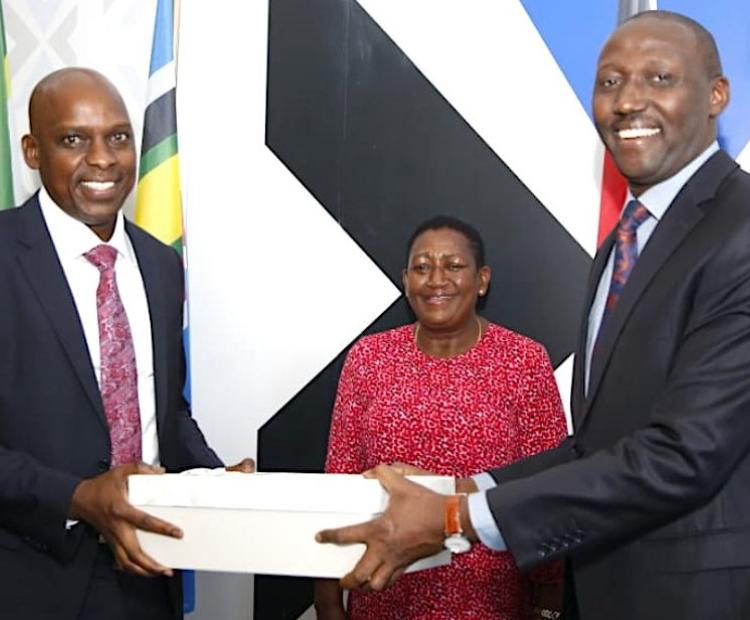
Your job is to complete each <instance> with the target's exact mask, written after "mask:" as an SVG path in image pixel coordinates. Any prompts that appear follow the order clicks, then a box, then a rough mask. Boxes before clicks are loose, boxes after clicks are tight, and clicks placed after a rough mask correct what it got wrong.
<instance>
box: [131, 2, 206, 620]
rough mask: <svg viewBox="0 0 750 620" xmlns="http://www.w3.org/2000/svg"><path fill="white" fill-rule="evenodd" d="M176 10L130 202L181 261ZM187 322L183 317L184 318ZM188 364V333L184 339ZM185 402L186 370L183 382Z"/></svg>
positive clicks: (191, 579)
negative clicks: (132, 200)
mask: <svg viewBox="0 0 750 620" xmlns="http://www.w3.org/2000/svg"><path fill="white" fill-rule="evenodd" d="M175 21H176V20H175V10H174V4H173V2H172V0H158V1H157V5H156V17H155V20H154V37H153V42H152V45H151V65H150V67H149V76H148V88H147V103H146V112H145V116H144V119H143V141H142V143H141V162H140V169H139V172H138V187H137V189H136V198H135V223H136V224H138V225H139V226H140V227H141V228H143V229H145V230H147V231H148V232H150V233H151V234H152V235H154V236H155V237H156V238H157V239H159V240H160V241H162V242H163V243H166V244H167V245H169V246H171V247H173V248H174V249H175V250H176V251H177V252H178V253H179V254H180V256H183V241H184V240H183V224H182V221H183V220H182V199H181V196H180V166H179V159H178V150H177V106H176V91H177V72H176V64H175V39H174V25H175ZM185 316H186V317H187V312H186V313H185ZM184 342H185V356H186V359H187V360H188V361H189V359H190V357H189V347H188V342H189V340H188V332H187V325H186V326H185V334H184ZM184 392H185V398H186V399H187V400H188V402H189V401H190V367H189V364H188V370H187V376H186V381H185V390H184ZM182 583H183V611H184V612H185V613H189V612H191V611H193V610H194V609H195V573H194V572H193V571H183V572H182Z"/></svg>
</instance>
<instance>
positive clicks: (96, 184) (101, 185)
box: [81, 181, 115, 191]
mask: <svg viewBox="0 0 750 620" xmlns="http://www.w3.org/2000/svg"><path fill="white" fill-rule="evenodd" d="M81 184H82V185H85V186H86V187H88V188H89V189H93V190H95V191H103V190H105V189H110V188H111V187H114V185H115V183H114V181H83V182H82V183H81Z"/></svg>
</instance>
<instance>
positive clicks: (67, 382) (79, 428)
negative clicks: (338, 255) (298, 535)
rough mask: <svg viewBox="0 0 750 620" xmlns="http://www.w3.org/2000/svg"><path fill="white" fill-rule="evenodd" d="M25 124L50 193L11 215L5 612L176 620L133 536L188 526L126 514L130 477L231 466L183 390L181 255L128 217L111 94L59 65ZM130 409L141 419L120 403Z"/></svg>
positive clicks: (127, 177) (2, 550) (169, 594)
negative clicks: (112, 301)
mask: <svg viewBox="0 0 750 620" xmlns="http://www.w3.org/2000/svg"><path fill="white" fill-rule="evenodd" d="M29 120H30V133H29V134H28V135H27V136H24V138H23V153H24V158H25V160H26V162H27V164H28V165H29V166H30V167H31V168H34V169H37V170H38V171H39V174H40V176H41V180H42V185H43V187H42V189H41V190H40V192H39V193H37V194H35V195H34V196H33V197H32V198H30V199H29V200H28V201H27V202H26V203H25V204H24V205H23V206H21V207H19V208H18V209H13V210H10V211H7V212H3V213H2V214H0V316H2V320H0V616H2V617H7V618H18V619H19V620H20V619H24V620H28V619H31V620H34V619H47V618H49V619H52V618H54V619H55V620H63V619H68V620H74V619H94V618H107V619H114V618H123V619H124V618H144V619H145V618H153V619H159V620H162V619H164V620H166V619H171V618H180V617H182V613H181V590H180V582H179V575H177V576H173V575H172V571H171V570H169V569H168V568H166V567H164V566H161V565H160V564H159V563H157V562H156V561H154V560H153V559H152V558H150V557H149V556H148V555H146V554H145V553H144V552H143V551H142V550H141V548H140V546H139V545H138V542H137V539H136V537H135V529H136V528H140V529H144V530H149V531H153V532H157V533H160V534H164V535H167V536H176V537H179V536H180V535H181V533H180V530H179V529H178V528H177V527H175V526H174V525H172V524H170V523H166V522H164V521H162V520H159V519H156V518H154V517H151V516H149V515H147V514H145V513H143V512H141V511H139V510H136V509H135V508H134V507H133V506H131V505H130V504H129V503H128V501H127V491H126V483H127V476H128V475H130V474H133V473H159V472H161V471H163V470H164V469H166V470H168V471H175V470H181V469H186V468H190V467H197V466H203V467H217V466H220V465H221V461H220V460H219V459H218V457H217V456H216V455H215V454H214V452H213V451H212V450H211V448H209V447H208V445H207V444H206V442H205V440H204V437H203V435H202V433H201V431H200V430H199V428H198V426H197V425H196V423H195V421H194V420H193V419H192V417H191V416H190V412H189V410H188V409H187V406H186V403H185V401H184V399H183V398H182V387H183V382H184V377H185V367H184V359H183V354H182V340H181V336H182V302H183V286H182V267H181V263H180V260H179V257H178V256H177V255H176V254H175V252H174V251H173V250H171V249H169V248H167V247H166V246H164V245H163V244H161V243H160V242H158V241H157V240H155V239H154V238H152V237H151V236H150V235H148V234H147V233H145V232H144V231H142V230H141V229H139V228H138V227H136V226H134V225H132V224H130V223H129V222H127V221H125V219H124V218H123V216H122V214H121V212H120V208H121V206H122V204H123V202H124V200H125V198H126V197H127V195H128V194H129V193H130V191H131V189H132V187H133V183H134V179H135V161H136V156H135V146H134V141H133V136H132V127H131V125H130V121H129V119H128V115H127V111H126V109H125V106H124V104H123V102H122V99H121V98H120V96H119V94H118V93H117V91H116V89H115V88H114V87H113V86H112V84H110V83H109V82H108V81H107V80H106V79H105V78H104V77H103V76H101V75H100V74H98V73H96V72H93V71H90V70H85V69H64V70H61V71H57V72H55V73H53V74H51V75H49V76H47V77H46V78H44V79H43V80H42V81H41V82H40V83H39V84H38V85H37V86H36V88H35V89H34V92H33V93H32V97H31V100H30V103H29ZM102 246H107V250H106V251H110V252H111V254H112V257H113V260H114V261H115V262H114V266H113V269H114V272H113V273H114V282H115V284H114V290H115V292H116V293H117V304H118V306H117V307H118V309H119V314H118V315H117V317H116V318H115V319H114V320H115V323H113V325H115V327H114V328H112V329H116V330H119V331H118V333H117V334H115V336H116V339H119V340H117V343H116V344H114V345H113V344H112V342H113V341H112V338H111V336H112V334H105V333H104V331H102V330H104V329H105V326H104V323H103V321H102V316H104V315H102V314H100V312H103V311H102V309H101V308H100V307H99V305H100V304H99V302H100V301H102V300H104V299H105V298H104V297H102V300H100V294H102V295H104V294H105V293H102V292H101V291H100V288H101V286H102V282H103V281H104V277H103V275H102V274H100V271H99V268H98V267H97V266H95V265H94V264H92V263H91V262H90V259H87V258H86V255H87V254H88V253H89V250H92V249H93V248H97V247H99V248H101V247H102ZM118 289H119V292H118ZM110 293H111V287H110ZM123 325H124V326H125V327H124V328H123ZM106 329H109V328H106ZM123 329H124V331H125V332H127V335H126V338H127V344H123V343H125V342H126V341H125V340H124V339H123V338H124V336H123V333H121V332H122V331H123ZM105 341H106V342H107V343H109V345H108V346H110V345H111V346H115V347H119V348H118V349H117V351H116V352H115V353H116V354H120V353H122V352H123V351H127V352H128V355H129V357H128V358H127V360H126V361H125V362H124V363H123V362H122V360H121V359H120V360H119V361H118V358H117V357H116V355H115V356H113V355H112V352H111V351H105V347H104V343H105ZM100 345H101V348H100ZM112 360H114V361H112ZM118 363H119V364H120V365H119V366H116V364H118ZM123 369H125V370H123ZM128 373H129V374H128ZM121 374H127V381H129V382H130V383H128V384H127V386H125V384H126V379H124V378H123V377H122V376H121ZM99 383H102V384H104V383H106V386H105V385H102V387H101V389H100V385H99ZM123 386H125V387H123ZM123 400H128V401H129V404H128V407H129V409H128V412H127V415H129V416H130V418H129V419H126V418H123V417H122V412H120V413H118V412H115V413H112V412H111V411H110V410H115V409H117V408H118V407H120V405H121V403H119V402H118V401H123ZM112 416H114V417H112ZM118 416H120V417H118ZM123 419H124V420H125V422H124V424H125V427H127V428H124V430H123V428H120V430H118V431H117V434H115V433H114V432H113V424H115V423H117V424H120V423H121V422H122V421H123ZM113 421H114V422H113ZM128 433H129V434H128ZM122 437H126V439H125V440H123V439H122ZM123 441H125V444H126V445H125V447H126V448H127V449H132V450H133V452H132V454H133V455H134V456H133V458H132V459H131V458H128V457H123V456H122V454H124V452H123V450H122V448H123V445H121V444H123ZM141 460H143V461H145V463H141V462H139V461H141ZM241 469H243V470H249V469H251V463H250V462H247V461H246V462H243V463H242V464H241ZM146 577H150V579H147V578H146Z"/></svg>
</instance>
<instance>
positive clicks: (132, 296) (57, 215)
mask: <svg viewBox="0 0 750 620" xmlns="http://www.w3.org/2000/svg"><path fill="white" fill-rule="evenodd" d="M39 205H40V206H41V210H42V216H43V217H44V221H45V223H46V224H47V229H48V230H49V234H50V237H51V238H52V243H53V245H54V246H55V251H56V252H57V257H58V259H59V260H60V264H61V265H62V268H63V272H64V273H65V278H66V279H67V281H68V286H69V287H70V290H71V292H72V294H73V301H74V302H75V306H76V310H77V311H78V316H79V318H80V320H81V325H82V326H83V333H84V336H85V338H86V346H87V347H88V351H89V357H90V358H91V365H92V366H93V368H94V374H95V375H96V380H97V382H99V383H101V354H100V350H99V319H98V316H97V310H96V289H97V287H98V286H99V270H98V269H97V268H96V267H95V266H94V265H93V264H91V263H90V262H89V261H88V260H87V259H86V258H85V257H84V254H85V253H86V252H88V251H89V250H91V249H92V248H94V247H96V246H97V245H101V244H102V243H105V242H103V241H102V240H101V239H99V237H97V235H96V233H94V232H93V231H92V230H91V229H90V228H89V227H88V226H86V225H85V224H83V223H82V222H79V221H78V220H76V219H75V218H74V217H72V216H70V215H68V214H67V213H65V211H63V210H62V209H61V208H60V207H58V206H57V205H56V204H55V202H54V201H53V200H52V198H51V197H50V195H49V194H48V193H47V191H46V190H45V189H44V188H41V190H40V191H39ZM106 244H107V245H111V246H112V247H113V248H115V249H116V250H117V258H116V260H115V278H116V281H117V288H118V290H119V292H120V299H121V300H122V304H123V306H124V307H125V313H126V314H127V317H128V323H129V325H130V333H131V335H132V338H133V347H134V349H135V361H136V368H137V372H138V406H139V409H140V415H141V434H142V447H143V453H142V457H141V458H142V460H143V462H145V463H149V464H151V465H158V464H159V443H158V438H157V433H156V400H155V388H154V363H153V347H152V342H151V317H150V314H149V308H148V302H147V300H146V289H145V288H144V286H143V278H142V277H141V272H140V269H139V267H138V260H137V258H136V255H135V252H134V251H133V246H132V244H131V243H130V239H129V238H128V236H127V234H126V233H125V218H124V217H123V215H122V213H118V214H117V220H116V223H115V229H114V232H113V233H112V238H111V239H110V240H109V241H108V242H106Z"/></svg>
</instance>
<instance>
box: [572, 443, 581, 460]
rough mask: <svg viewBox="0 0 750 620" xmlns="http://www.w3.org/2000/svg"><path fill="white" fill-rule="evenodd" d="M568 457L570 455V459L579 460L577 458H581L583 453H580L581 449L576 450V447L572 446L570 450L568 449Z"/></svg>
mask: <svg viewBox="0 0 750 620" xmlns="http://www.w3.org/2000/svg"><path fill="white" fill-rule="evenodd" d="M570 455H571V456H572V457H573V458H574V459H579V458H581V457H582V456H583V452H582V451H581V449H580V448H578V447H577V446H573V447H572V448H571V449H570Z"/></svg>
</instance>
